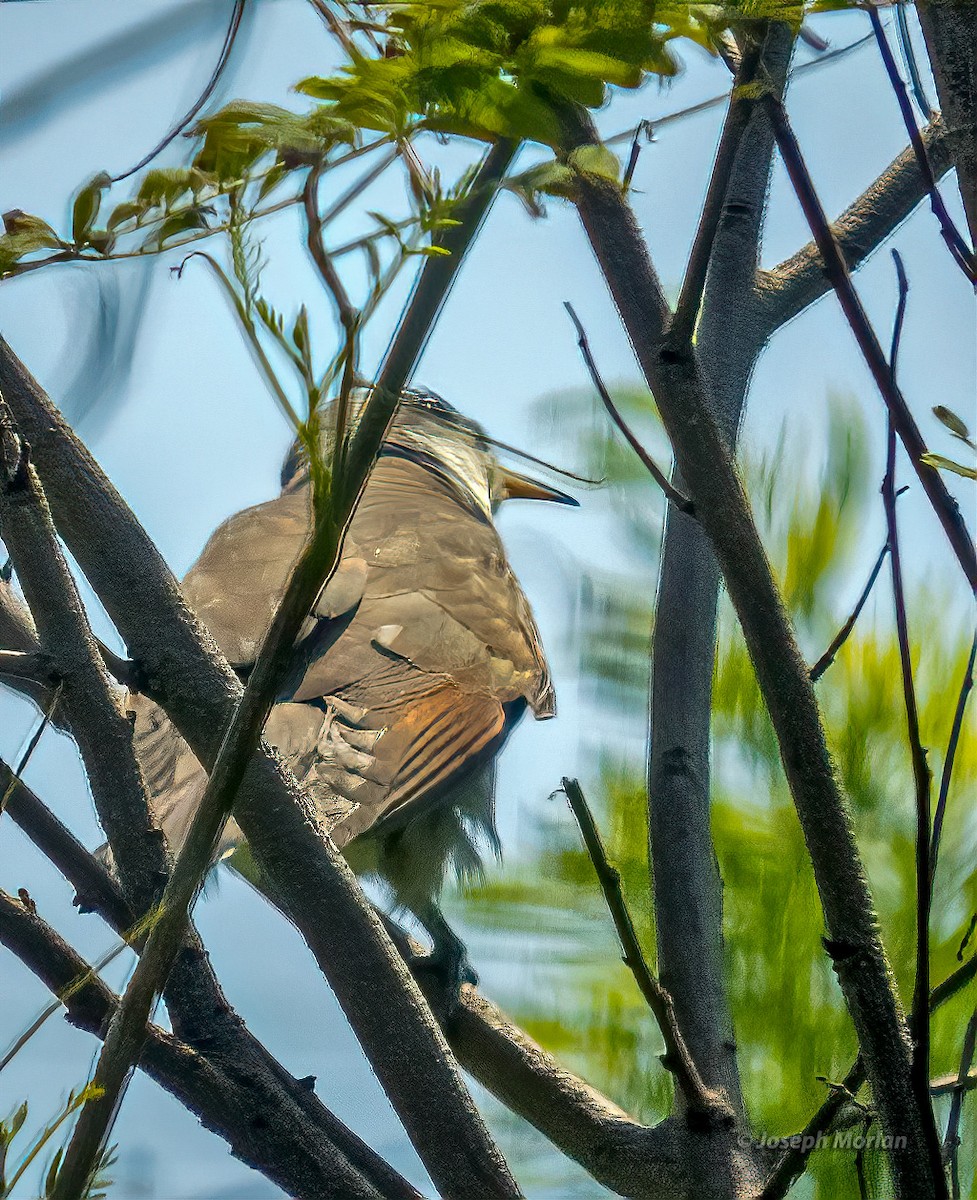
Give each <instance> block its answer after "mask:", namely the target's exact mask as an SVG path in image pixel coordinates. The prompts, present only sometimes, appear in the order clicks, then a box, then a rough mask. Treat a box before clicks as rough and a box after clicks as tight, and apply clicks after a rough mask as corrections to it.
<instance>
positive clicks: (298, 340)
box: [292, 304, 309, 358]
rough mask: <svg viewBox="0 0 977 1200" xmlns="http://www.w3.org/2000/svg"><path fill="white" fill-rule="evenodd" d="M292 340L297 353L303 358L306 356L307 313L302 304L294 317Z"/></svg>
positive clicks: (307, 347)
mask: <svg viewBox="0 0 977 1200" xmlns="http://www.w3.org/2000/svg"><path fill="white" fill-rule="evenodd" d="M292 341H293V342H294V343H295V349H296V350H298V352H299V354H301V355H302V357H303V358H307V357H308V353H309V313H308V310H307V309H306V307H305V305H304V304H303V305H302V307H301V308H300V309H299V315H298V316H297V317H296V318H295V324H294V325H293V326H292Z"/></svg>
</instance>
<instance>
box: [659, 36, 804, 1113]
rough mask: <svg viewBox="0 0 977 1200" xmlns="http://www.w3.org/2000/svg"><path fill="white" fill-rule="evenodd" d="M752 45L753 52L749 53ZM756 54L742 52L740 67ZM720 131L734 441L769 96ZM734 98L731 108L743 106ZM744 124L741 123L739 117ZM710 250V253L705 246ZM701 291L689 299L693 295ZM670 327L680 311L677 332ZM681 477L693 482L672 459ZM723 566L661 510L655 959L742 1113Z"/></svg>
mask: <svg viewBox="0 0 977 1200" xmlns="http://www.w3.org/2000/svg"><path fill="white" fill-rule="evenodd" d="M792 48H793V37H792V34H791V31H790V29H789V28H788V27H787V26H786V25H785V24H780V23H777V22H773V23H771V24H770V25H769V26H768V27H767V28H766V30H765V32H764V33H763V35H762V38H761V46H760V50H759V59H758V62H757V64H756V68H755V69H756V73H757V75H759V74H761V73H762V75H763V77H764V78H765V79H766V80H767V82H768V85H769V86H770V87H774V88H776V89H778V91H779V90H782V89H783V88H784V87H785V85H786V79H787V70H788V66H789V63H790V58H791V52H792ZM751 58H752V54H750V53H747V54H746V55H744V59H746V60H750V59H751ZM748 66H749V61H746V62H744V64H743V66H742V67H741V73H742V72H744V71H746V70H747V68H748ZM730 105H731V108H730V112H729V113H728V114H727V124H728V125H732V127H733V129H735V130H736V131H738V133H737V136H735V137H734V136H733V133H732V132H730V133H729V134H727V133H726V132H725V131H724V134H723V138H724V140H725V141H726V142H727V143H728V144H730V145H736V146H737V151H736V153H735V154H734V155H733V156H732V162H731V163H730V164H729V165H728V167H727V168H726V174H725V177H724V176H722V175H720V174H719V173H718V172H717V171H715V170H714V172H713V178H712V182H711V183H710V187H709V195H710V197H711V199H708V200H707V202H706V205H705V208H704V211H703V215H702V220H701V222H700V228H699V232H698V233H697V236H696V242H697V244H698V245H699V246H700V247H701V248H702V252H701V259H700V262H701V265H700V266H699V267H697V268H695V270H694V271H693V269H692V267H691V265H690V272H692V274H691V275H689V276H688V278H689V280H690V282H689V283H688V285H687V288H686V289H685V290H686V294H687V295H688V296H690V297H691V296H693V295H694V294H695V291H696V289H697V287H698V286H699V285H696V286H695V287H693V284H692V282H691V279H692V278H701V279H702V280H703V284H702V287H703V291H702V298H701V303H698V302H696V307H697V308H698V310H699V314H698V325H697V329H696V345H697V349H698V353H699V356H700V361H701V362H702V369H703V372H704V374H705V376H706V378H707V380H708V384H709V388H710V392H711V403H712V405H713V409H714V412H715V415H716V419H717V420H718V421H719V422H720V424H721V427H722V429H723V432H724V434H725V436H726V437H727V438H728V439H729V442H730V444H735V439H736V435H737V430H738V428H739V423H740V418H741V414H742V412H743V409H744V406H745V404H746V396H747V390H748V387H749V380H750V375H751V373H752V370H753V366H754V364H755V362H756V360H757V358H758V357H759V355H760V352H761V350H762V348H763V346H764V343H765V341H766V337H767V329H766V324H765V322H764V320H763V319H762V318H763V313H762V308H761V297H760V294H759V291H758V288H757V268H758V265H759V245H760V236H761V230H762V224H763V214H764V208H765V203H766V193H767V186H768V179H769V175H770V166H771V161H772V158H773V146H774V142H773V133H772V131H771V127H770V121H769V118H768V117H767V115H766V112H765V111H764V108H763V106H762V104H758V103H755V102H753V101H750V100H749V99H748V98H747V97H744V96H742V95H741V96H739V97H738V98H736V99H733V98H731V100H730ZM734 106H735V110H736V111H735V113H734ZM741 119H742V120H743V121H744V122H745V123H744V125H743V127H742V128H740V120H741ZM706 251H708V257H706V253H705V252H706ZM689 303H690V304H691V300H690V301H689ZM669 336H670V337H671V338H674V324H673V327H672V329H671V330H670V331H669ZM672 483H673V485H674V486H675V487H676V488H678V489H679V490H680V491H681V492H682V493H683V494H685V493H687V492H688V485H687V483H686V481H685V479H684V477H683V475H682V473H681V471H680V470H679V469H678V468H676V470H675V472H674V474H673V476H672ZM719 582H720V575H719V568H718V565H717V563H716V558H715V555H714V553H713V550H712V547H711V545H710V541H709V538H708V536H707V535H706V533H705V531H704V530H703V528H702V526H701V524H700V523H699V522H698V521H697V520H693V519H691V518H690V517H689V516H687V515H685V514H684V513H682V512H680V511H678V510H677V509H676V508H674V507H669V508H668V509H667V510H666V514H665V535H664V541H663V544H662V558H661V573H660V577H659V587H658V600H657V606H656V612H655V623H654V630H653V633H652V654H651V679H650V686H649V727H650V738H649V743H650V744H649V754H648V837H649V863H650V864H651V875H652V880H651V883H652V899H653V902H654V907H655V914H656V916H655V936H656V940H657V946H658V971H659V975H660V977H661V981H662V984H663V986H664V987H665V988H666V990H667V991H668V993H669V995H670V996H671V997H672V1000H673V1003H674V1005H675V1010H676V1014H677V1017H678V1020H679V1023H680V1025H681V1028H682V1031H683V1033H684V1034H685V1037H686V1039H687V1040H688V1043H689V1049H690V1051H691V1052H692V1054H693V1055H694V1057H695V1060H696V1062H697V1063H698V1065H699V1068H700V1070H701V1071H702V1073H703V1077H704V1079H705V1081H706V1083H707V1085H708V1086H710V1087H713V1088H722V1090H723V1092H724V1093H725V1095H726V1097H727V1099H728V1100H729V1102H730V1103H731V1104H732V1105H733V1107H734V1109H736V1110H737V1111H738V1112H739V1113H740V1114H741V1116H742V1115H743V1102H742V1095H741V1088H740V1081H739V1068H738V1064H737V1059H736V1039H735V1031H734V1029H733V1021H732V1015H731V1012H730V1004H729V996H728V991H727V982H726V962H725V957H724V948H723V890H722V880H721V879H720V876H719V867H718V863H717V860H716V851H715V846H714V844H713V839H712V829H711V822H710V753H711V751H710V721H711V715H712V683H713V669H714V664H715V655H716V614H717V603H718V596H719Z"/></svg>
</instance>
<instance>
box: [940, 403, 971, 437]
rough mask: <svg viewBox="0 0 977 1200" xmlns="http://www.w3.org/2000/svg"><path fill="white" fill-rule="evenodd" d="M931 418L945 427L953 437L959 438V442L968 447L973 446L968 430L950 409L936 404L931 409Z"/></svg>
mask: <svg viewBox="0 0 977 1200" xmlns="http://www.w3.org/2000/svg"><path fill="white" fill-rule="evenodd" d="M933 416H934V417H936V419H937V420H938V421H939V422H940V423H941V424H942V425H945V426H946V427H947V429H949V431H950V432H951V433H952V434H953V436H954V437H956V438H959V439H960V440H961V442H966V443H967V445H968V446H972V445H973V442H972V441H971V440H970V430H969V429H968V428H967V426H966V425H965V424H964V423H963V421H962V420H961V418H960V417H958V416H957V414H956V413H955V412H954V411H953V409H952V408H947V407H946V406H945V405H943V404H937V406H936V407H935V408H934V409H933Z"/></svg>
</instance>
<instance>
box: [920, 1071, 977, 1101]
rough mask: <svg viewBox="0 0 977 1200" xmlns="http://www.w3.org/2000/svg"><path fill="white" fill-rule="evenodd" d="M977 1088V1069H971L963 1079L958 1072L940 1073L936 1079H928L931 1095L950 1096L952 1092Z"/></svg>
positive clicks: (969, 1090)
mask: <svg viewBox="0 0 977 1200" xmlns="http://www.w3.org/2000/svg"><path fill="white" fill-rule="evenodd" d="M974 1090H977V1071H973V1070H971V1071H970V1072H969V1073H968V1074H967V1075H965V1076H964V1078H963V1079H961V1078H960V1076H959V1074H957V1073H954V1074H953V1075H941V1076H939V1078H938V1079H931V1080H930V1095H931V1096H951V1095H953V1093H954V1092H957V1091H964V1092H972V1091H974Z"/></svg>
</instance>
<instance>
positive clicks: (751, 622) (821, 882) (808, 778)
mask: <svg viewBox="0 0 977 1200" xmlns="http://www.w3.org/2000/svg"><path fill="white" fill-rule="evenodd" d="M567 124H568V138H567V143H568V145H567V148H568V149H570V148H573V147H574V146H579V145H586V144H595V143H596V140H597V139H596V134H595V132H594V130H593V126H592V124H591V122H590V119H589V116H588V115H587V114H586V113H585V112H584V111H582V110H579V109H577V110H575V111H574V113H573V114H572V116H571V117H570V119H568V122H567ZM577 206H578V210H579V213H580V217H581V220H582V222H583V225H584V229H585V230H586V232H587V235H588V237H589V239H590V243H591V246H592V248H593V250H594V253H595V255H596V257H597V260H598V263H599V264H600V267H601V270H602V272H603V274H604V277H605V279H606V281H607V284H608V287H609V289H610V291H611V294H612V296H613V299H614V302H615V304H616V306H617V308H618V311H619V313H620V314H621V318H622V320H623V322H624V325H625V328H626V329H627V331H628V334H629V336H630V339H631V342H632V345H633V347H634V350H635V354H636V356H637V358H638V361H639V363H640V365H641V368H642V371H643V373H644V375H645V378H646V380H647V382H648V385H649V387H650V388H651V390H652V393H653V394H654V396H655V399H656V401H657V403H658V407H659V409H660V411H661V414H662V419H663V422H664V424H665V427H666V430H667V432H668V434H669V437H670V439H671V441H672V445H673V447H674V450H675V455H676V461H677V464H678V466H679V469H680V470H681V472H682V476H683V479H684V480H685V482H686V483H687V485H688V491H689V494H690V496H691V498H692V501H693V503H694V504H695V508H696V513H697V516H698V517H699V519H700V521H701V522H702V525H703V527H704V528H705V530H706V532H707V533H708V535H709V537H710V540H711V542H712V546H713V550H714V552H715V554H716V557H717V559H718V561H719V564H720V568H721V570H722V572H723V576H724V578H725V580H726V585H727V588H728V590H729V594H730V597H731V599H732V602H733V605H734V607H735V609H736V612H737V616H738V617H739V620H740V623H741V625H742V627H743V631H744V634H745V637H746V642H747V646H748V648H749V651H750V655H751V658H752V660H753V664H754V667H755V669H756V673H757V677H758V680H759V683H760V688H761V691H762V693H763V696H764V700H765V702H766V705H767V708H768V710H769V712H770V716H771V720H772V722H773V726H774V729H775V731H776V734H777V738H778V741H779V744H780V751H781V757H782V760H783V763H784V768H785V771H786V774H787V779H788V783H789V785H790V789H791V793H792V795H793V798H794V802H795V805H796V807H797V811H798V815H799V817H800V820H801V825H802V828H803V831H804V836H805V840H806V842H807V846H808V851H809V853H810V856H811V861H812V864H813V867H814V872H815V877H816V880H817V884H818V889H819V892H820V896H821V903H822V906H823V909H824V914H825V920H826V924H827V929H828V939H827V941H826V946H827V948H828V950H829V953H830V954H831V956H832V960H833V963H834V966H835V970H836V972H837V974H838V977H839V981H840V983H841V987H842V991H843V993H844V995H845V999H846V1002H847V1005H848V1009H849V1012H850V1013H851V1016H852V1020H853V1022H854V1025H855V1029H856V1032H857V1034H858V1038H859V1044H860V1046H861V1048H862V1052H863V1055H864V1058H865V1063H866V1070H867V1074H868V1077H869V1079H870V1081H871V1083H872V1085H873V1093H874V1095H875V1099H876V1103H877V1106H878V1111H879V1114H880V1119H881V1121H882V1124H883V1127H884V1129H885V1131H886V1132H887V1133H888V1134H889V1135H890V1136H892V1137H893V1138H899V1139H902V1138H905V1141H904V1142H902V1141H896V1142H895V1145H901V1146H904V1147H905V1149H902V1150H894V1151H893V1154H892V1160H891V1161H892V1166H893V1175H894V1179H895V1184H896V1194H897V1196H899V1197H900V1200H909V1198H910V1197H912V1198H913V1200H924V1198H928V1197H938V1196H941V1195H944V1194H945V1180H937V1179H934V1178H933V1174H932V1171H931V1169H930V1166H929V1164H928V1162H927V1161H926V1160H925V1157H924V1156H923V1155H921V1154H920V1150H919V1148H920V1147H921V1146H923V1145H925V1138H924V1136H923V1133H924V1122H923V1115H922V1114H921V1113H920V1111H919V1108H918V1106H917V1104H916V1099H915V1096H914V1094H913V1090H912V1086H911V1079H910V1048H909V1043H908V1038H907V1034H906V1027H905V1021H904V1018H903V1014H902V1011H901V1009H900V1006H899V1002H898V999H897V997H896V994H895V989H894V981H893V979H892V974H891V971H890V968H889V964H888V961H887V958H886V955H885V950H884V948H883V946H882V942H881V938H880V934H879V929H878V920H877V917H876V913H875V907H874V904H873V902H872V898H871V895H870V893H869V889H868V885H867V882H866V879H865V875H864V871H863V868H862V864H861V859H860V856H859V853H858V847H857V845H856V843H855V838H854V833H853V830H852V824H851V817H850V813H849V810H848V805H847V801H846V799H845V796H844V794H843V792H842V789H841V786H840V784H839V781H838V778H837V775H836V773H835V769H834V764H833V763H832V761H831V757H830V755H829V753H828V750H827V746H826V744H825V740H824V731H823V728H822V725H821V720H820V715H819V713H818V708H817V702H816V700H815V696H814V691H813V687H812V685H811V682H810V680H809V678H808V675H807V669H806V666H805V664H804V662H803V660H802V659H801V656H800V652H799V649H798V647H797V643H796V640H795V638H794V634H793V630H792V629H791V626H790V622H789V620H788V618H787V614H786V613H785V611H784V608H783V604H782V601H781V598H780V594H779V592H778V590H777V586H776V583H775V581H774V578H773V575H772V572H771V569H770V565H769V563H768V561H767V558H766V555H765V553H764V550H763V546H762V543H761V541H760V537H759V534H758V533H757V529H756V525H755V523H754V521H753V518H752V514H751V512H750V506H749V501H748V500H747V498H746V495H745V493H744V491H743V488H742V485H741V483H740V481H739V479H738V477H737V475H736V472H735V469H734V466H733V459H732V453H731V450H730V446H729V442H728V440H727V439H726V438H725V437H724V436H723V432H722V430H721V429H720V427H719V425H718V424H717V421H716V419H715V416H714V414H713V409H712V403H711V400H710V399H709V389H708V383H707V381H706V379H705V378H704V377H703V374H702V372H701V370H700V368H699V365H698V363H697V361H696V359H695V357H694V356H693V355H692V354H691V353H688V354H685V355H682V354H676V353H675V352H674V351H673V350H672V349H671V348H670V347H669V345H668V339H667V326H668V320H669V312H668V307H667V304H666V302H665V297H664V293H663V291H662V287H661V284H660V281H659V280H658V277H657V275H656V274H655V270H654V267H653V266H652V263H651V260H650V258H649V256H648V252H647V248H646V246H645V243H644V240H643V238H642V237H641V234H640V230H639V229H638V225H637V222H636V221H635V218H634V214H633V213H632V212H631V210H630V208H629V206H628V204H627V202H626V200H625V198H624V196H623V195H622V193H621V190H620V188H619V187H618V186H617V185H616V184H614V183H613V182H611V181H608V180H606V179H602V178H599V177H597V176H584V177H583V178H582V179H581V182H580V186H579V191H578V197H577Z"/></svg>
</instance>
